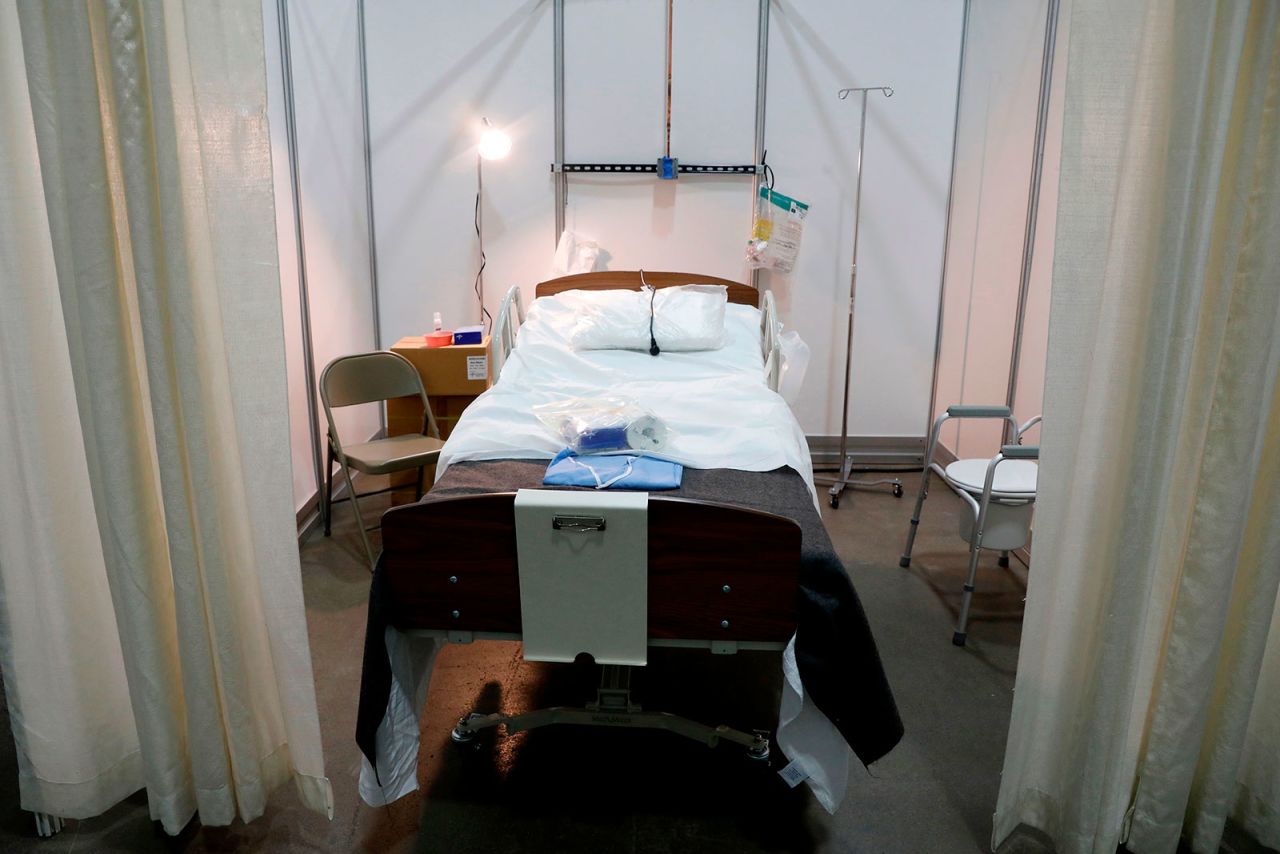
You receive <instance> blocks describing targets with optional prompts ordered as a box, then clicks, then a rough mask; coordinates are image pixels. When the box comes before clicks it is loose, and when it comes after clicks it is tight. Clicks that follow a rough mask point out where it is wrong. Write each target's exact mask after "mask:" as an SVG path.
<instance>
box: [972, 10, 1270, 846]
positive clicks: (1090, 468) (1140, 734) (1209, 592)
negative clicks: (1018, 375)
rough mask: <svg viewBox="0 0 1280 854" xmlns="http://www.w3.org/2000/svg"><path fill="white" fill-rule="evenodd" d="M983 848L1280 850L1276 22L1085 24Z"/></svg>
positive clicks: (1125, 19)
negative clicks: (1000, 759) (1249, 845)
mask: <svg viewBox="0 0 1280 854" xmlns="http://www.w3.org/2000/svg"><path fill="white" fill-rule="evenodd" d="M1072 12H1073V16H1072V20H1071V23H1070V27H1071V30H1070V32H1071V39H1070V48H1069V58H1068V63H1069V64H1068V70H1067V87H1066V89H1067V91H1066V105H1065V110H1066V111H1065V121H1064V139H1063V156H1062V169H1061V174H1060V195H1059V210H1058V232H1057V238H1056V245H1055V258H1054V282H1053V296H1052V312H1051V321H1050V338H1049V357H1048V365H1047V371H1046V381H1045V401H1046V406H1045V410H1046V411H1045V424H1044V433H1043V439H1042V447H1043V450H1044V456H1043V460H1042V467H1041V478H1040V484H1041V485H1040V492H1041V501H1040V503H1039V510H1038V512H1037V519H1036V556H1035V560H1034V562H1033V564H1032V568H1031V575H1030V586H1029V589H1028V599H1027V610H1026V618H1025V629H1024V633H1023V641H1022V649H1021V653H1020V657H1019V664H1018V677H1017V684H1016V690H1015V695H1014V696H1015V699H1014V707H1013V718H1012V722H1011V729H1010V733H1009V742H1008V748H1007V754H1006V758H1005V766H1004V774H1003V778H1002V781H1001V790H1000V798H999V804H998V807H997V812H996V824H995V833H994V842H995V843H996V844H998V843H1000V842H1001V841H1003V840H1004V839H1005V838H1007V837H1008V836H1009V835H1010V833H1012V831H1013V830H1014V828H1015V827H1016V826H1017V825H1019V824H1027V825H1031V826H1033V827H1036V828H1039V829H1041V830H1043V831H1045V832H1047V833H1048V834H1049V835H1050V836H1051V837H1052V838H1053V839H1054V841H1055V843H1056V845H1057V847H1058V850H1060V851H1063V852H1070V851H1090V852H1107V854H1111V852H1114V851H1115V849H1116V845H1117V844H1118V843H1121V842H1124V843H1125V844H1126V845H1127V847H1128V848H1129V850H1131V851H1133V852H1135V854H1146V852H1172V851H1174V850H1175V849H1176V848H1177V846H1178V843H1179V840H1180V839H1182V840H1185V841H1186V842H1187V843H1188V844H1189V845H1190V847H1191V850H1193V851H1196V852H1213V851H1217V850H1218V846H1219V844H1220V842H1221V840H1222V837H1223V832H1224V827H1225V825H1226V823H1227V822H1228V821H1230V820H1234V821H1236V822H1238V823H1239V824H1241V825H1242V826H1243V827H1244V828H1245V830H1247V831H1248V832H1250V833H1251V834H1253V835H1254V836H1256V837H1257V838H1258V839H1259V840H1261V841H1262V842H1263V843H1265V844H1267V845H1269V846H1272V847H1278V846H1280V715H1277V713H1276V709H1277V708H1280V634H1277V633H1278V632H1280V610H1278V609H1277V589H1278V588H1280V486H1278V484H1280V385H1278V383H1277V372H1278V369H1280V335H1278V334H1277V330H1278V329H1280V5H1277V4H1274V3H1268V2H1253V3H1247V2H1241V3H1205V4H1193V3H1180V2H1171V0H1145V2H1141V3H1126V4H1113V3H1110V2H1106V0H1075V2H1074V4H1073V9H1072Z"/></svg>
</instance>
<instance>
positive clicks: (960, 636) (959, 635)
mask: <svg viewBox="0 0 1280 854" xmlns="http://www.w3.org/2000/svg"><path fill="white" fill-rule="evenodd" d="M964 639H965V633H964V632H954V633H953V634H952V635H951V642H952V643H953V644H955V645H956V646H964Z"/></svg>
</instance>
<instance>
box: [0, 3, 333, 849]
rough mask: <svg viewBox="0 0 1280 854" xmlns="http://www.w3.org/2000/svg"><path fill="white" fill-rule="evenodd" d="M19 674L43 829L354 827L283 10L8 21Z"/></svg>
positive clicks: (4, 209)
mask: <svg viewBox="0 0 1280 854" xmlns="http://www.w3.org/2000/svg"><path fill="white" fill-rule="evenodd" d="M0 223H3V227H2V228H0V283H2V287H3V300H4V303H3V311H0V466H2V467H3V470H4V471H5V472H6V481H7V482H6V485H5V487H4V488H3V489H0V525H3V530H2V531H0V668H3V673H4V686H5V694H6V698H7V701H8V704H9V708H10V714H11V717H12V722H13V729H14V740H15V742H16V745H17V748H18V755H19V765H20V768H19V772H20V784H21V797H22V806H23V807H24V808H25V809H28V810H33V811H40V812H46V813H51V814H54V815H59V816H64V817H72V818H83V817H87V816H91V815H95V814H97V813H100V812H102V811H103V810H105V809H106V808H108V807H110V806H111V805H112V804H113V803H115V802H116V801H118V800H120V799H121V798H123V797H125V796H126V795H128V794H129V793H131V792H133V791H136V790H138V789H141V788H145V789H146V792H147V798H148V802H149V804H150V809H151V813H152V816H153V817H154V818H156V819H158V820H159V821H161V822H162V823H163V825H164V827H165V829H166V830H167V831H169V832H170V833H176V832H178V831H179V830H180V829H181V828H182V827H183V825H185V824H186V823H187V821H188V820H190V819H191V817H192V816H193V815H194V814H195V813H196V812H198V813H199V817H200V820H201V821H202V822H203V823H205V824H210V825H221V824H227V823H229V822H231V821H232V819H234V818H235V817H237V816H239V817H240V818H242V819H244V820H249V819H252V818H254V817H256V816H258V815H261V813H262V812H263V809H264V807H265V803H266V798H267V795H268V793H270V792H271V791H272V790H273V789H275V788H276V787H278V786H279V785H280V784H282V783H286V782H288V781H289V780H293V781H294V782H295V783H296V785H297V789H298V792H299V793H300V796H301V798H302V800H303V801H304V803H306V804H307V805H308V806H310V807H312V808H314V809H316V810H319V811H323V812H327V813H328V814H330V815H332V794H331V791H330V787H329V783H328V780H327V779H326V778H325V776H324V767H323V757H322V753H321V744H320V732H319V721H318V716H317V712H316V702H315V687H314V682H313V678H312V669H311V660H310V652H309V649H308V644H307V632H306V622H305V613H304V610H303V602H302V590H301V579H300V569H299V561H298V553H297V547H296V539H295V528H294V518H293V500H292V494H291V485H290V484H291V478H290V471H289V437H288V420H287V419H288V416H287V412H286V403H285V401H286V391H285V367H284V345H283V325H282V317H281V306H280V285H279V276H278V264H277V258H276V247H275V213H274V204H273V196H272V183H271V158H270V146H269V137H268V129H267V120H266V83H265V70H264V56H263V41H262V21H261V10H260V6H259V3H258V0H234V2H220V3H205V2H195V0H192V2H186V3H183V2H177V0H165V2H160V0H132V2H130V0H102V2H98V0H76V2H27V0H23V2H20V3H17V4H16V5H15V3H13V2H10V0H5V2H0Z"/></svg>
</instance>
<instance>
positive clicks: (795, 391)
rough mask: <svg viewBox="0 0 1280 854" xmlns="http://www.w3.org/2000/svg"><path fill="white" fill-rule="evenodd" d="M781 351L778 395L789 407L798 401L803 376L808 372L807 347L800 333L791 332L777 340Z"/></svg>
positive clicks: (783, 334) (785, 333)
mask: <svg viewBox="0 0 1280 854" xmlns="http://www.w3.org/2000/svg"><path fill="white" fill-rule="evenodd" d="M778 344H779V347H780V349H781V350H782V370H781V371H780V373H779V375H778V394H780V395H782V399H783V400H785V401H786V402H787V403H788V404H790V405H791V406H795V405H796V401H798V400H799V399H800V389H801V387H802V386H803V385H804V375H805V373H806V372H808V370H809V355H810V353H809V345H808V344H806V343H804V339H803V338H801V337H800V333H799V332H796V331H795V330H792V331H790V332H784V333H782V335H781V336H779V338H778Z"/></svg>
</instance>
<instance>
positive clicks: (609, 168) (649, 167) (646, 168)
mask: <svg viewBox="0 0 1280 854" xmlns="http://www.w3.org/2000/svg"><path fill="white" fill-rule="evenodd" d="M672 165H673V169H674V172H675V174H676V175H763V174H764V165H763V164H756V165H754V166H753V165H751V164H747V165H745V166H739V165H728V164H707V163H681V162H680V160H679V158H672ZM551 171H552V172H599V173H603V174H613V175H637V174H639V175H643V174H649V175H657V174H659V173H660V171H661V170H660V167H659V165H658V163H656V162H655V163H552V164H551Z"/></svg>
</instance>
